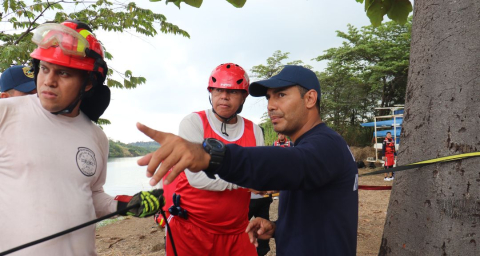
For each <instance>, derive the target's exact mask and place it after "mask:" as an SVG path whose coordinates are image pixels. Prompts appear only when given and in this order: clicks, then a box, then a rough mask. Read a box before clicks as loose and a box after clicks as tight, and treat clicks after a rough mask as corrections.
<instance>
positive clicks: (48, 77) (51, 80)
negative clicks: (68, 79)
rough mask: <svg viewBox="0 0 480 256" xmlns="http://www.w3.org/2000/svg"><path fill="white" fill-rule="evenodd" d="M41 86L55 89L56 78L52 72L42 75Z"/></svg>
mask: <svg viewBox="0 0 480 256" xmlns="http://www.w3.org/2000/svg"><path fill="white" fill-rule="evenodd" d="M43 84H44V85H46V86H48V87H57V85H58V84H57V77H56V76H55V74H54V72H48V73H47V74H43Z"/></svg>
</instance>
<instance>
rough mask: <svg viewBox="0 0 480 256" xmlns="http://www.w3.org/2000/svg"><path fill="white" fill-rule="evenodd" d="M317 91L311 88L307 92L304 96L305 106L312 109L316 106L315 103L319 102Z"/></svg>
mask: <svg viewBox="0 0 480 256" xmlns="http://www.w3.org/2000/svg"><path fill="white" fill-rule="evenodd" d="M317 97H318V94H317V91H315V90H313V89H311V90H310V91H308V92H307V93H305V96H303V100H304V101H305V106H306V107H307V108H308V109H310V108H315V103H317Z"/></svg>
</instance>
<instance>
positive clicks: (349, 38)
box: [251, 18, 412, 146]
mask: <svg viewBox="0 0 480 256" xmlns="http://www.w3.org/2000/svg"><path fill="white" fill-rule="evenodd" d="M411 22H412V19H411V18H409V19H408V21H407V23H406V24H405V25H399V24H397V23H395V22H387V23H384V24H382V25H380V26H379V27H377V28H374V27H373V26H366V27H363V28H361V29H358V28H355V27H353V26H351V25H349V26H348V30H347V31H346V32H341V31H337V36H338V37H340V38H343V39H345V41H344V42H343V43H342V45H341V46H340V47H337V48H331V49H328V50H326V51H325V54H323V55H321V56H318V57H317V58H315V60H317V61H323V60H326V61H328V64H327V68H326V69H325V70H324V71H323V72H317V76H318V78H319V80H320V85H321V92H322V95H321V101H320V109H321V111H320V112H321V115H322V120H323V122H325V123H327V124H328V125H329V126H330V127H332V128H333V129H334V130H335V131H337V132H338V133H340V134H341V135H342V136H343V137H344V138H345V140H346V141H347V143H348V144H349V145H351V146H366V145H369V144H370V143H371V139H372V130H371V129H368V128H363V127H361V126H360V124H361V123H363V122H365V121H371V119H372V118H373V114H374V109H375V108H376V107H388V106H393V105H395V104H403V103H404V102H405V88H406V84H407V75H408V66H409V57H410V36H411ZM288 55H289V53H288V52H285V53H282V52H281V51H276V52H274V53H273V56H272V57H269V58H268V59H267V63H266V64H260V65H257V66H254V67H253V68H252V69H251V74H252V77H256V78H258V79H268V78H270V77H272V76H273V75H275V74H277V73H278V72H280V70H281V69H282V68H283V66H284V64H283V62H286V61H287V60H288ZM288 64H297V65H302V64H303V62H302V61H292V62H288ZM306 67H307V68H310V69H311V67H309V66H306ZM260 126H261V127H262V128H263V129H264V134H265V144H266V145H270V144H271V143H273V141H275V140H276V136H277V135H276V132H275V131H274V130H273V125H272V123H271V121H270V119H269V118H268V115H267V113H264V114H263V116H262V123H261V124H260Z"/></svg>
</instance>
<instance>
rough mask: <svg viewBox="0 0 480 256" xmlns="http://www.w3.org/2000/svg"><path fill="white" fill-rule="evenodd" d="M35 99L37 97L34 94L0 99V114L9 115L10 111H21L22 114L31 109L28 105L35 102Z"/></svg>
mask: <svg viewBox="0 0 480 256" xmlns="http://www.w3.org/2000/svg"><path fill="white" fill-rule="evenodd" d="M35 100H37V101H38V98H37V97H36V96H35V95H27V96H19V97H10V98H6V99H0V110H2V111H1V113H2V115H9V114H12V113H19V114H20V113H21V114H22V115H24V114H25V113H26V112H28V111H30V110H31V109H32V108H30V107H28V106H31V105H32V104H35Z"/></svg>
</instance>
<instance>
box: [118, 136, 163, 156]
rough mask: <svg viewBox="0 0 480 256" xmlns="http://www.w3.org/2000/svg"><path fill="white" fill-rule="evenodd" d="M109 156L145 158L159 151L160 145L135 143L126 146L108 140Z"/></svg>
mask: <svg viewBox="0 0 480 256" xmlns="http://www.w3.org/2000/svg"><path fill="white" fill-rule="evenodd" d="M108 142H109V147H110V148H109V154H108V157H133V156H143V155H146V154H148V153H150V152H153V151H155V150H157V149H158V148H159V147H160V145H159V144H158V143H156V142H154V141H152V142H135V143H129V144H125V143H123V142H120V141H113V140H108Z"/></svg>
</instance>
